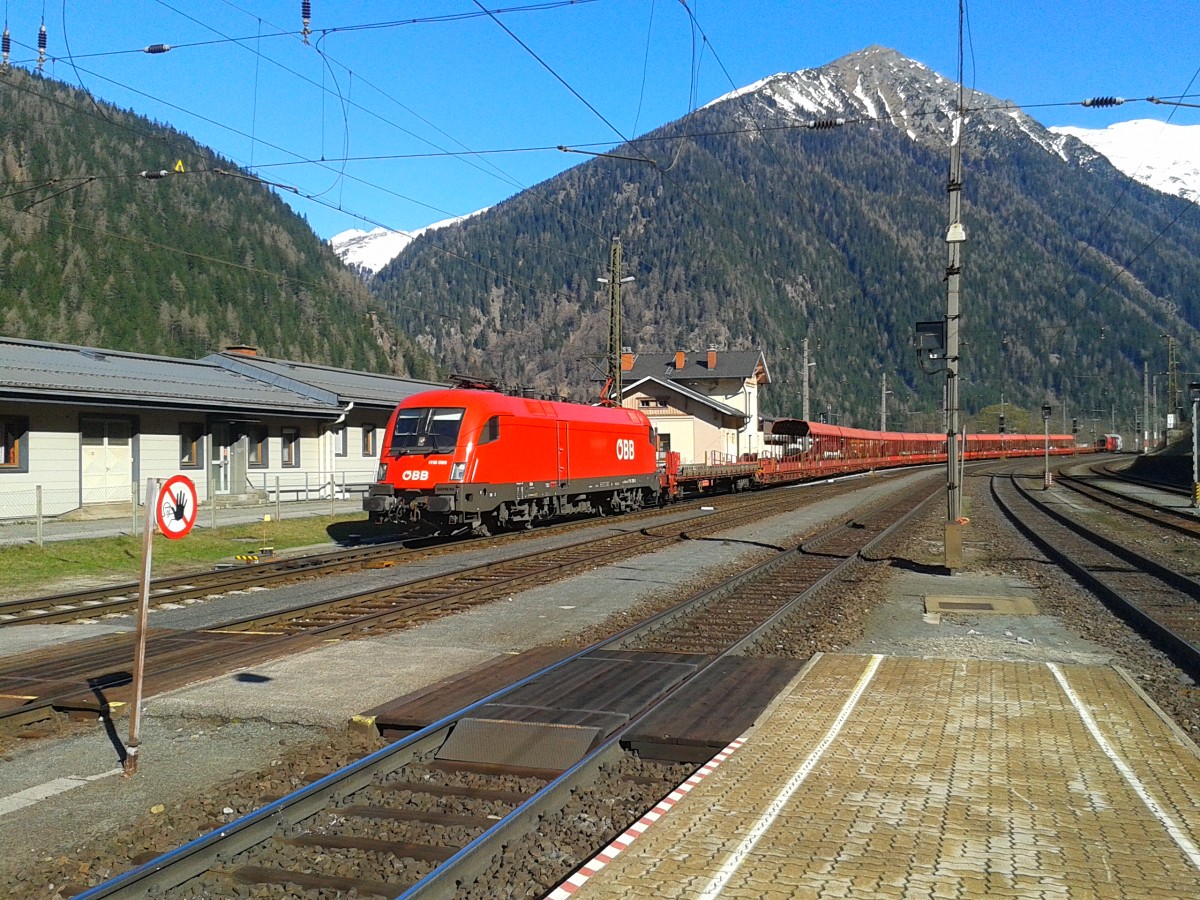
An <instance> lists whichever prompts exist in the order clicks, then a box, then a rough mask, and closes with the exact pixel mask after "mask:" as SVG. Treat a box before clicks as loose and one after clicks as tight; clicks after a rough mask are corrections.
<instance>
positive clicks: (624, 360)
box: [621, 353, 633, 372]
mask: <svg viewBox="0 0 1200 900" xmlns="http://www.w3.org/2000/svg"><path fill="white" fill-rule="evenodd" d="M621 371H622V372H632V371H633V354H632V353H622V354H621Z"/></svg>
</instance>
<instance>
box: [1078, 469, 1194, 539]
mask: <svg viewBox="0 0 1200 900" xmlns="http://www.w3.org/2000/svg"><path fill="white" fill-rule="evenodd" d="M1093 471H1095V469H1093ZM1104 471H1105V477H1113V476H1111V475H1108V473H1107V470H1106V469H1105V470H1104ZM1056 477H1057V483H1059V484H1062V485H1063V486H1064V487H1068V488H1070V489H1071V490H1072V491H1075V492H1076V493H1077V494H1079V495H1081V496H1083V497H1087V498H1088V499H1089V500H1093V501H1095V502H1097V503H1101V504H1103V505H1105V506H1107V507H1109V508H1111V509H1115V510H1118V511H1119V512H1122V513H1124V514H1126V515H1130V516H1133V517H1135V518H1137V519H1140V520H1142V521H1143V522H1149V523H1151V524H1153V525H1157V526H1158V527H1160V528H1165V529H1167V530H1168V531H1172V532H1175V533H1177V534H1183V535H1187V536H1189V537H1194V538H1200V517H1197V516H1195V515H1193V514H1192V513H1190V512H1183V511H1181V510H1178V509H1172V508H1171V507H1165V506H1162V505H1159V504H1156V503H1154V502H1153V501H1150V500H1143V499H1141V498H1139V497H1131V496H1129V495H1128V494H1123V493H1121V492H1120V491H1116V490H1113V489H1111V488H1106V487H1104V486H1103V485H1101V484H1097V483H1096V482H1095V481H1094V480H1093V479H1091V478H1081V477H1079V476H1078V475H1065V474H1062V473H1059V474H1058V475H1057V476H1056ZM1143 483H1144V482H1143Z"/></svg>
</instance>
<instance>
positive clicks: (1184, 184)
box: [1050, 119, 1200, 200]
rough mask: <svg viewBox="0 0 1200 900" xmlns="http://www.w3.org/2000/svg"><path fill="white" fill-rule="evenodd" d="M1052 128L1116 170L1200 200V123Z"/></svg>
mask: <svg viewBox="0 0 1200 900" xmlns="http://www.w3.org/2000/svg"><path fill="white" fill-rule="evenodd" d="M1050 131H1052V132H1053V133H1055V134H1061V135H1071V136H1072V137H1077V138H1079V140H1081V141H1083V142H1084V143H1085V144H1087V145H1088V146H1089V147H1091V148H1093V149H1094V150H1096V151H1097V152H1098V153H1101V154H1103V155H1104V156H1105V157H1106V158H1107V159H1108V161H1109V162H1110V163H1112V164H1113V166H1114V167H1115V168H1116V169H1118V170H1119V171H1121V172H1124V173H1125V174H1126V175H1128V176H1129V177H1130V178H1133V179H1134V180H1135V181H1140V182H1141V183H1142V184H1144V185H1147V186H1148V187H1152V188H1154V189H1155V190H1158V191H1162V192H1163V193H1164V194H1177V195H1178V196H1180V197H1185V198H1187V199H1189V200H1200V125H1172V124H1170V123H1169V122H1160V121H1158V120H1157V119H1132V120H1130V121H1128V122H1115V123H1114V124H1112V125H1109V126H1108V127H1107V128H1077V127H1075V126H1070V125H1063V126H1052V127H1051V128H1050Z"/></svg>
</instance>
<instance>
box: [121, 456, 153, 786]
mask: <svg viewBox="0 0 1200 900" xmlns="http://www.w3.org/2000/svg"><path fill="white" fill-rule="evenodd" d="M155 483H156V480H155V479H153V478H147V479H146V527H145V528H144V529H143V530H142V576H141V579H140V581H139V582H138V611H137V631H136V632H135V635H136V638H135V642H134V651H133V698H132V699H131V700H130V704H131V706H130V708H129V743H128V744H126V745H125V759H124V761H123V763H122V767H123V768H124V770H125V777H126V778H129V777H130V776H132V775H133V774H134V773H135V772H137V764H138V747H139V745H140V743H141V738H140V737H139V734H138V732H139V729H140V727H141V723H142V673H143V670H144V668H145V665H146V618H147V615H148V613H149V610H150V554H151V551H152V550H153V549H154V520H155V515H154V507H155V503H154V498H155V494H156V491H155Z"/></svg>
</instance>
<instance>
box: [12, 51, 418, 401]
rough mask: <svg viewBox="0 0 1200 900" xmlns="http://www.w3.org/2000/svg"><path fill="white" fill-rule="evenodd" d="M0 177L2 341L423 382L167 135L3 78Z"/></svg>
mask: <svg viewBox="0 0 1200 900" xmlns="http://www.w3.org/2000/svg"><path fill="white" fill-rule="evenodd" d="M0 178H2V179H3V183H4V190H3V191H2V192H0V193H2V194H3V202H0V333H3V334H6V335H11V336H14V337H27V338H34V339H38V340H48V341H63V342H68V343H74V344H83V345H93V346H100V347H106V348H112V349H116V350H132V351H138V352H144V353H161V354H170V355H177V356H203V355H205V354H207V353H210V352H212V351H213V350H219V349H221V348H222V347H224V346H226V345H229V344H252V345H255V346H257V347H259V348H260V349H261V350H262V351H263V352H264V353H266V354H268V355H271V356H277V357H283V358H290V359H295V360H298V361H304V362H310V363H320V364H331V365H337V366H345V367H351V368H358V369H364V370H369V371H382V372H394V373H398V374H414V375H419V376H421V377H429V376H431V375H432V374H433V373H434V371H435V370H434V366H433V364H432V361H431V360H430V359H429V358H428V357H427V356H426V355H425V354H423V353H421V352H420V351H419V350H417V349H416V348H415V346H414V345H413V344H412V342H411V341H409V339H408V338H407V337H405V336H404V335H403V334H401V333H399V332H398V330H397V329H396V328H395V327H394V323H393V322H391V321H390V318H389V316H388V315H387V313H385V312H384V311H383V309H382V308H381V307H380V306H379V305H378V304H377V303H376V301H375V300H374V298H373V297H372V296H371V295H370V293H369V291H367V290H366V288H365V287H364V286H363V285H362V283H361V282H360V281H359V279H357V278H355V277H354V275H353V274H352V273H351V272H349V271H348V270H347V269H346V268H345V267H344V266H343V265H342V264H341V263H340V262H339V261H338V259H337V258H336V257H335V256H334V254H333V252H332V251H331V250H330V249H329V247H327V246H326V245H324V244H323V243H322V242H321V240H320V239H319V238H318V237H317V236H316V235H315V234H313V232H312V229H310V228H309V227H308V225H307V223H305V221H304V220H303V219H302V218H300V217H299V216H297V215H296V214H295V213H294V212H292V211H291V210H290V209H289V208H288V207H287V206H286V205H285V204H284V203H283V202H282V201H281V200H280V199H279V197H277V196H276V195H275V194H274V193H273V192H272V190H271V189H270V188H269V187H268V186H266V185H264V184H263V183H261V182H259V181H257V180H256V179H255V178H253V177H252V176H250V175H248V174H246V173H244V172H241V171H239V170H238V169H237V167H236V166H235V165H234V164H233V163H231V162H230V161H229V160H226V159H222V158H221V157H219V156H217V155H216V154H214V153H213V152H211V151H210V150H208V149H206V148H204V147H202V146H200V145H198V144H197V143H195V142H194V141H193V140H191V139H190V138H188V137H187V136H186V135H184V134H182V133H180V132H178V131H175V130H172V129H170V128H165V127H163V126H160V125H156V124H154V123H152V122H150V121H149V120H147V119H144V118H141V117H139V116H135V115H132V114H130V113H128V112H125V111H123V110H120V109H118V108H116V107H114V106H111V105H108V104H103V103H97V102H96V101H94V100H93V99H92V98H91V97H90V96H88V95H87V94H85V93H83V92H82V91H79V90H77V89H75V88H71V87H68V86H67V85H64V84H62V83H60V82H56V81H53V80H50V79H46V78H42V77H40V76H38V75H35V74H32V73H29V72H25V71H23V70H20V69H17V68H6V69H5V70H4V72H3V74H2V76H0Z"/></svg>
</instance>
